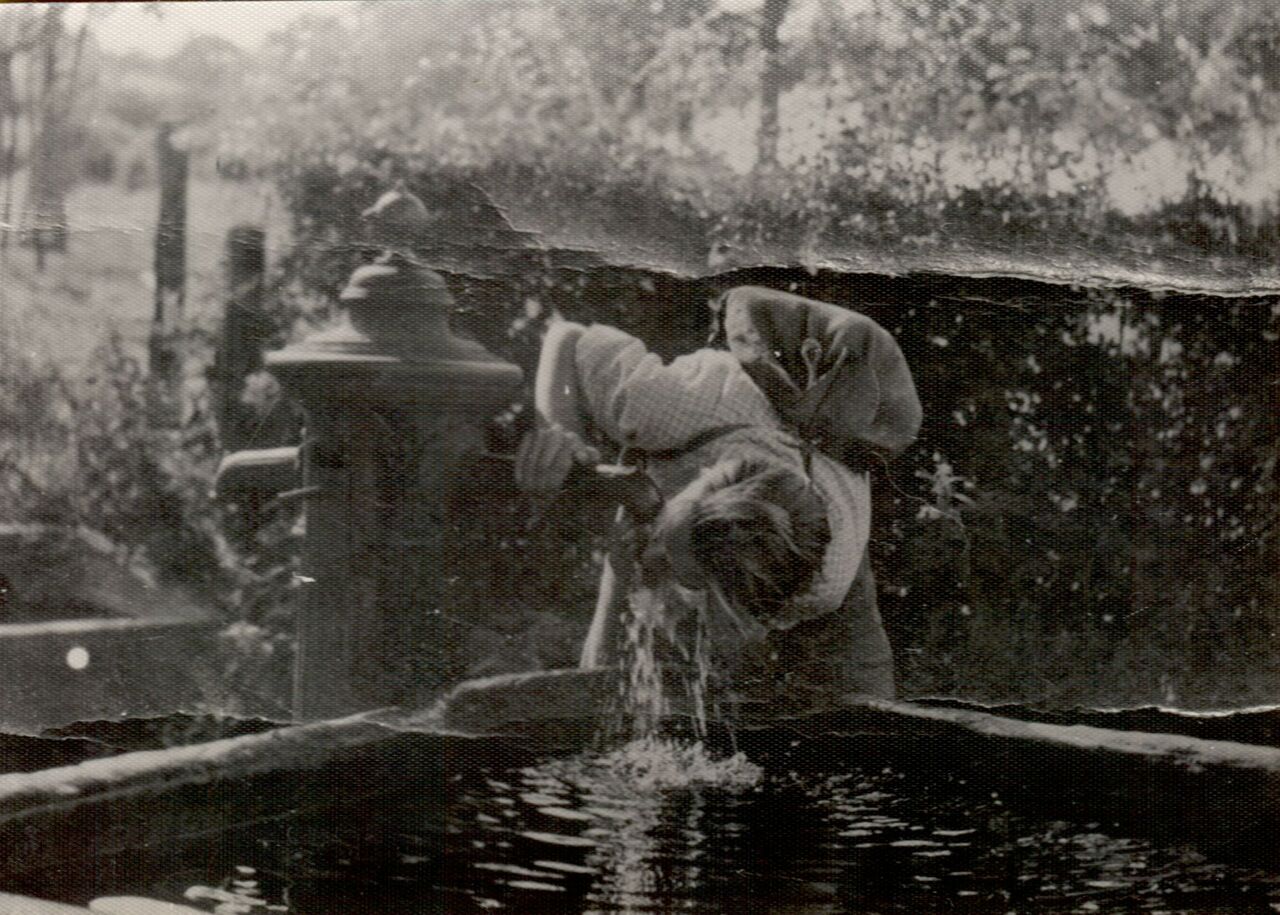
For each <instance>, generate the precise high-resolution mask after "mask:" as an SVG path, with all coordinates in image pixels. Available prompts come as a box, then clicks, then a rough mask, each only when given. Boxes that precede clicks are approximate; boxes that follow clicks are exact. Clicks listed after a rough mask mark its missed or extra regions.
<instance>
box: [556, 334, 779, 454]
mask: <svg viewBox="0 0 1280 915" xmlns="http://www.w3.org/2000/svg"><path fill="white" fill-rule="evenodd" d="M574 363H575V368H576V371H577V380H578V391H579V394H580V399H581V403H582V405H583V407H585V410H584V413H585V415H586V416H587V417H588V418H589V419H590V421H591V424H592V427H593V428H595V429H598V430H599V431H600V433H601V434H602V435H603V436H604V437H606V438H608V439H610V440H611V441H613V442H615V443H617V444H618V445H620V446H623V447H635V448H640V449H642V450H644V451H650V452H657V451H671V450H674V449H678V448H681V447H683V446H684V445H685V444H687V443H688V442H690V441H691V440H693V439H694V438H696V437H697V436H699V435H701V434H703V433H705V432H708V431H710V430H712V429H718V428H722V427H724V426H729V425H773V424H775V423H776V419H775V418H774V414H773V410H772V408H771V407H770V406H769V402H768V401H767V400H766V399H765V397H764V395H763V394H762V393H761V392H760V390H759V388H757V387H756V385H755V384H754V382H752V381H751V379H750V378H749V377H748V376H747V374H746V372H744V371H743V370H742V366H741V365H740V364H739V363H738V362H737V360H736V359H735V358H734V357H733V356H732V355H731V354H729V353H727V352H719V351H714V350H707V349H700V350H696V351H695V352H693V353H689V354H687V355H685V356H680V357H678V358H676V359H675V360H673V361H672V362H669V363H664V362H663V361H662V358H661V357H660V356H658V355H657V354H656V353H651V352H649V350H648V349H647V348H646V347H645V345H644V343H643V342H642V341H640V340H639V339H637V338H636V337H633V336H631V335H630V334H628V333H625V332H624V331H621V330H618V329H617V328H613V327H608V326H605V325H602V324H594V325H592V326H591V327H588V328H586V329H585V330H584V331H583V332H582V334H581V335H580V336H579V338H578V339H577V342H576V344H575V346H574Z"/></svg>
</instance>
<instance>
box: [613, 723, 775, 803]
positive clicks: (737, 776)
mask: <svg viewBox="0 0 1280 915" xmlns="http://www.w3.org/2000/svg"><path fill="white" fill-rule="evenodd" d="M592 764H593V765H594V766H595V767H597V768H598V769H600V770H602V771H604V772H607V773H608V774H609V775H610V776H611V777H612V778H613V779H614V780H616V781H619V782H622V783H625V784H627V785H630V786H632V787H633V788H634V789H636V790H639V791H643V792H648V791H654V790H664V789H681V788H694V787H714V788H730V789H739V790H740V789H744V788H751V787H754V786H756V785H758V784H759V783H760V782H761V780H762V779H763V778H764V770H763V769H761V768H760V767H759V766H757V765H756V764H755V763H753V762H751V760H749V759H747V757H746V755H745V754H743V753H741V752H738V753H734V754H733V755H732V756H729V757H727V758H716V757H714V756H713V755H712V754H711V753H710V752H709V751H708V750H707V748H706V745H705V744H703V743H702V742H701V741H697V742H687V741H680V740H674V739H670V738H662V737H656V736H649V737H641V738H639V739H637V740H633V741H631V742H630V743H628V744H626V745H624V746H622V747H619V748H618V749H616V750H614V751H612V752H611V753H607V754H605V755H604V756H600V757H596V758H595V759H594V760H593V761H592Z"/></svg>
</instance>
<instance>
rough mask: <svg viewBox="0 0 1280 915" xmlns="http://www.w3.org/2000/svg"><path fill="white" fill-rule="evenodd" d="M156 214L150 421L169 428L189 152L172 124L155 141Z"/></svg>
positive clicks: (182, 288) (175, 410)
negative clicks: (182, 147) (177, 143)
mask: <svg viewBox="0 0 1280 915" xmlns="http://www.w3.org/2000/svg"><path fill="white" fill-rule="evenodd" d="M156 154H157V158H158V163H157V165H158V173H159V178H160V216H159V221H158V223H157V225H156V242H155V281H156V287H155V309H154V312H153V313H152V317H151V338H150V341H149V358H150V372H151V379H152V382H153V391H152V393H153V397H154V398H155V399H154V400H153V403H152V407H153V417H154V419H155V421H156V422H157V424H159V425H172V424H173V423H175V422H176V421H177V419H178V416H179V412H180V410H179V408H180V394H181V384H182V362H181V357H180V353H179V348H178V333H179V329H180V325H181V321H182V310H183V305H184V300H185V298H186V280H187V276H186V273H187V235H186V231H187V154H186V152H184V151H183V150H180V149H178V148H177V147H175V146H174V145H173V126H172V125H170V124H166V125H164V126H163V127H161V128H160V134H159V136H158V137H157V138H156Z"/></svg>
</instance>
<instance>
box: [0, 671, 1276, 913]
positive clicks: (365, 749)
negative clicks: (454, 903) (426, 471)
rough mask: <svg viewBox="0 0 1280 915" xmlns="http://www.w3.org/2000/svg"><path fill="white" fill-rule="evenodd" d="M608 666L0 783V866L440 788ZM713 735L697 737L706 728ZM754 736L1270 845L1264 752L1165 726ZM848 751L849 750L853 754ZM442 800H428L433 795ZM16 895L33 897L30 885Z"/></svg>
mask: <svg viewBox="0 0 1280 915" xmlns="http://www.w3.org/2000/svg"><path fill="white" fill-rule="evenodd" d="M614 689H615V680H614V679H613V676H612V673H611V672H609V671H591V672H584V671H577V670H564V671H551V672H543V673H533V674H521V675H511V676H502V677H495V678H491V679H487V680H477V681H470V682H467V683H464V684H462V685H460V686H458V687H457V688H455V689H454V690H453V691H452V692H451V693H450V694H448V695H447V696H446V697H445V698H444V699H442V700H441V701H440V702H439V703H437V704H436V705H435V706H434V707H432V708H430V709H427V710H424V711H418V712H405V711H402V710H380V711H374V712H368V713H364V714H359V715H353V716H350V717H347V718H341V719H336V720H331V721H322V722H317V723H313V724H302V725H291V726H282V727H279V728H277V729H274V730H270V731H267V732H264V733H255V734H249V735H245V736H240V737H234V738H230V739H226V740H219V741H214V742H210V743H204V744H197V745H193V746H186V747H178V748H172V749H165V750H151V751H143V752H133V753H126V754H123V755H120V756H115V757H110V758H103V759H94V760H90V761H87V762H83V763H80V764H77V765H70V766H64V767H59V768H53V769H45V770H42V771H38V772H31V773H15V774H10V775H3V776H0V874H4V875H6V878H12V879H16V880H17V882H18V884H19V885H20V886H22V887H28V888H29V887H32V886H35V887H38V886H39V874H40V872H41V871H42V870H44V869H47V868H50V867H53V866H54V864H55V863H56V864H58V865H59V866H62V867H65V866H66V865H67V862H68V861H72V860H77V859H84V860H86V862H87V861H88V859H91V858H94V857H96V856H101V855H107V854H114V853H118V852H120V851H122V850H127V849H130V848H136V847H145V846H150V845H155V844H157V843H166V842H173V841H176V840H178V839H180V838H181V839H189V838H191V837H194V836H199V835H207V834H211V833H218V832H221V831H225V830H228V829H231V828H236V827H243V826H244V825H245V824H246V823H248V822H253V821H256V820H264V819H269V818H276V817H284V816H289V815H292V814H296V813H298V812H300V811H306V810H318V809H325V808H337V807H340V806H343V805H351V804H368V803H369V802H370V801H371V800H373V799H375V798H376V797H378V796H379V795H386V794H391V793H400V792H404V791H405V790H406V789H409V790H417V789H419V788H420V789H421V790H423V791H430V792H435V793H437V794H439V795H440V796H441V797H442V798H443V796H444V793H445V792H446V791H447V782H448V774H449V773H450V772H456V771H459V769H460V767H466V766H469V765H471V764H472V762H473V761H474V760H475V759H477V758H483V756H484V754H485V753H487V752H489V751H490V750H491V749H497V748H498V747H499V746H510V745H512V744H513V743H514V744H516V745H519V746H521V747H523V748H527V749H529V750H531V751H534V752H538V753H545V754H563V753H572V752H576V751H581V750H584V749H587V748H589V747H590V746H591V742H592V739H593V735H594V734H595V732H596V726H597V723H598V719H597V717H596V715H595V714H594V712H586V711H584V710H592V709H596V708H599V707H601V705H602V703H604V702H605V701H606V700H607V698H608V697H609V696H610V695H612V694H613V692H614ZM714 737H715V735H713V738H714ZM736 737H737V741H738V745H739V746H740V747H742V748H744V749H745V750H746V751H747V753H748V755H750V753H751V747H752V745H753V744H755V745H763V742H764V741H777V740H780V739H783V740H800V741H814V742H818V745H819V746H821V748H822V752H824V753H825V752H830V753H836V754H841V756H842V757H843V758H864V759H865V758H868V757H870V758H872V759H876V760H879V759H880V758H884V759H885V760H886V764H889V762H892V764H893V765H896V766H908V767H910V766H916V767H923V768H925V769H927V770H929V771H943V770H945V771H946V772H947V773H949V774H954V773H956V772H964V773H967V774H968V775H969V776H970V777H972V778H973V779H975V780H977V781H979V782H983V783H986V782H989V783H990V784H991V785H992V786H993V790H1000V791H1001V792H1004V793H1006V794H1008V795H1010V796H1013V795H1018V796H1021V797H1022V798H1023V799H1024V800H1025V801H1026V802H1028V803H1032V804H1036V805H1040V806H1042V807H1045V808H1047V809H1051V810H1052V811H1053V812H1055V813H1057V814H1058V815H1061V816H1065V817H1074V816H1083V815H1087V816H1088V817H1089V818H1099V817H1106V818H1107V819H1108V821H1109V822H1116V823H1120V822H1121V821H1123V822H1124V823H1126V824H1128V825H1130V826H1133V827H1135V828H1140V829H1143V830H1144V831H1145V828H1146V827H1147V826H1155V827H1157V828H1158V827H1163V828H1164V829H1165V830H1166V832H1167V830H1168V828H1169V826H1170V824H1171V823H1172V824H1176V826H1177V830H1178V834H1179V835H1183V836H1185V837H1186V838H1187V840H1188V841H1197V842H1203V843H1206V844H1210V845H1212V844H1215V843H1217V844H1223V843H1227V844H1230V845H1231V846H1232V847H1233V848H1236V847H1252V848H1255V849H1258V850H1260V851H1259V853H1262V854H1266V855H1271V856H1274V855H1275V854H1276V852H1275V851H1274V850H1273V851H1270V852H1264V851H1261V850H1265V849H1276V848H1280V843H1276V842H1275V841H1274V839H1275V834H1276V833H1278V832H1280V805H1277V804H1276V803H1275V802H1274V799H1275V798H1277V797H1280V749H1277V748H1274V747H1269V746H1262V745H1256V744H1246V743H1239V742H1234V741H1225V740H1209V739H1204V738H1198V737H1188V736H1184V735H1180V734H1170V733H1154V732H1149V731H1126V730H1118V729H1114V728H1105V727H1098V726H1094V725H1083V724H1060V723H1053V722H1045V721H1031V720H1026V719H1020V718H1012V717H1007V716H1004V715H995V714H991V713H989V712H985V711H980V710H975V709H969V708H954V707H945V706H939V705H925V704H917V703H912V702H899V701H885V700H867V701H850V702H848V703H847V704H845V705H843V706H842V707H840V708H837V709H834V710H831V711H828V712H823V713H818V714H813V715H808V716H804V717H798V718H792V719H785V720H778V719H774V720H771V721H765V720H759V721H755V722H751V721H747V722H743V723H742V725H741V727H740V728H739V729H738V732H737V735H736ZM855 754H856V756H855ZM441 806H442V807H443V803H442V805H441ZM28 891H31V890H30V889H28Z"/></svg>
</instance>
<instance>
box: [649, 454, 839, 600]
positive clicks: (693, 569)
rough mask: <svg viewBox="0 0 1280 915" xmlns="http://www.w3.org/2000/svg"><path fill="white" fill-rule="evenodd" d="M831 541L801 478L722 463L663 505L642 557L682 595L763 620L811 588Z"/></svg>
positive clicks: (777, 468)
mask: <svg viewBox="0 0 1280 915" xmlns="http://www.w3.org/2000/svg"><path fill="white" fill-rule="evenodd" d="M830 540H831V532H830V529H829V527H828V525H827V512H826V507H825V505H824V504H823V502H822V499H821V498H820V497H819V496H818V494H817V493H816V492H815V491H814V489H813V487H812V486H811V485H810V483H809V480H808V479H807V478H806V477H805V475H804V474H802V473H800V472H798V471H796V470H793V469H792V468H790V467H787V466H785V465H783V464H780V463H777V462H774V461H768V460H762V459H746V458H727V459H725V460H721V461H719V462H717V463H715V464H713V465H711V466H710V467H707V468H706V469H705V470H703V471H702V473H701V474H700V475H699V476H698V478H697V479H695V480H694V481H693V482H692V483H690V484H689V485H688V486H686V487H685V488H684V489H682V490H681V491H680V492H678V493H677V494H676V495H675V496H673V497H672V498H671V499H670V500H668V502H667V503H666V505H665V506H664V507H663V509H662V513H661V514H660V515H659V516H658V519H657V521H656V522H655V523H654V527H653V531H652V537H651V541H650V543H651V546H650V552H649V557H650V558H651V559H653V560H654V561H655V565H657V566H658V567H663V566H664V565H665V567H666V568H667V569H669V571H670V573H671V574H672V575H673V576H674V578H675V579H676V580H677V581H678V582H679V583H680V584H682V585H684V586H686V587H691V588H712V589H714V590H717V591H719V592H720V594H721V595H722V596H723V597H724V598H725V599H726V600H727V601H728V602H729V603H730V604H731V605H732V606H733V608H734V609H736V610H740V611H745V612H748V613H750V614H752V615H753V616H768V615H769V611H770V609H771V608H773V607H775V606H777V605H778V604H780V603H783V602H785V601H787V600H789V599H791V598H793V597H796V596H797V595H799V594H801V593H802V592H803V591H804V590H805V589H807V588H808V587H809V585H810V584H812V582H813V580H814V577H815V575H817V573H818V571H819V570H820V569H821V568H822V559H823V555H824V553H825V551H826V548H827V544H828V543H829V542H830Z"/></svg>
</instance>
